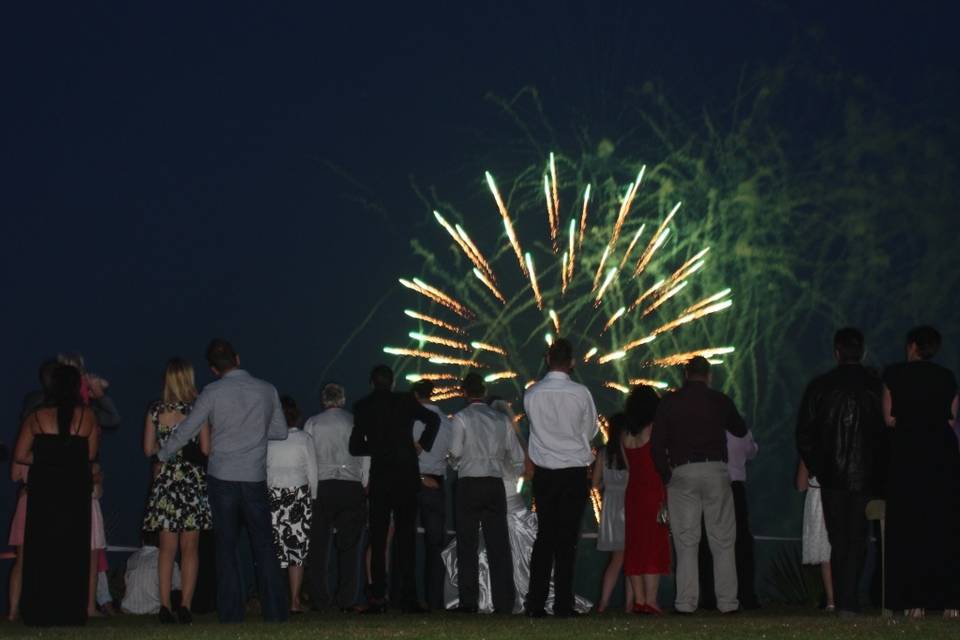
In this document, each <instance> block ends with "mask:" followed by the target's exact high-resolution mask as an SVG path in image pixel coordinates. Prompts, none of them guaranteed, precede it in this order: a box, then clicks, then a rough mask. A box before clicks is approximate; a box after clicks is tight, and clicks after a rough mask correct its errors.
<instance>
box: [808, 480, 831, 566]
mask: <svg viewBox="0 0 960 640" xmlns="http://www.w3.org/2000/svg"><path fill="white" fill-rule="evenodd" d="M802 548H803V564H822V563H824V562H830V539H829V538H827V522H826V520H824V519H823V502H822V501H821V499H820V485H819V484H817V479H816V478H810V480H809V488H808V489H807V497H806V499H805V500H804V502H803V543H802Z"/></svg>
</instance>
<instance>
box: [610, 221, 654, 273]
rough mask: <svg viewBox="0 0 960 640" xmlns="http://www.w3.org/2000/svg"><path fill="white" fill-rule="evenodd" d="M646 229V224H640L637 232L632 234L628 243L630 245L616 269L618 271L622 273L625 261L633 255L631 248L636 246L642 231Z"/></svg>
mask: <svg viewBox="0 0 960 640" xmlns="http://www.w3.org/2000/svg"><path fill="white" fill-rule="evenodd" d="M646 227H647V225H646V224H641V225H640V228H639V229H637V232H636V233H635V234H633V239H632V240H631V241H630V244H629V245H627V251H626V253H624V254H623V258H621V259H620V266H619V267H617V268H618V269H619V270H620V271H623V267H624V266H625V265H626V264H627V260H629V259H630V254H631V253H633V248H634V247H636V246H637V241H638V240H640V236H641V235H643V230H644V229H645V228H646Z"/></svg>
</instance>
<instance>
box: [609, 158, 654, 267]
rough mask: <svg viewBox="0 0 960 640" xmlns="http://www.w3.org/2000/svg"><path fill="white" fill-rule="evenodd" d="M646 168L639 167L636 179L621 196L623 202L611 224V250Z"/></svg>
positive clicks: (618, 236)
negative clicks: (615, 219) (614, 220)
mask: <svg viewBox="0 0 960 640" xmlns="http://www.w3.org/2000/svg"><path fill="white" fill-rule="evenodd" d="M646 170H647V166H646V165H644V166H642V167H640V173H639V174H637V179H636V181H634V182H632V183H631V184H630V186H629V187H627V192H626V193H625V194H624V196H623V202H622V203H621V204H620V211H619V212H618V213H617V221H616V222H615V223H614V225H613V233H612V234H611V236H610V249H611V250H613V248H614V246H615V245H616V244H617V240H619V239H620V233H621V232H622V231H623V223H624V222H625V221H626V220H627V215H629V213H630V206H631V205H632V204H633V199H634V197H636V195H637V189H639V188H640V181H641V180H643V174H644V172H645V171H646Z"/></svg>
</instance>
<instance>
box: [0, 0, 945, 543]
mask: <svg viewBox="0 0 960 640" xmlns="http://www.w3.org/2000/svg"><path fill="white" fill-rule="evenodd" d="M147 4H148V3H62V4H55V3H34V2H31V3H15V4H14V3H7V4H6V5H4V7H3V9H2V10H0V57H2V60H3V62H2V66H3V73H2V87H3V90H2V96H3V99H2V101H0V114H2V118H0V122H2V125H0V126H2V127H3V136H2V140H3V142H2V145H0V157H2V164H3V174H2V175H3V180H2V184H3V188H2V190H0V203H2V204H0V206H2V227H0V234H2V235H0V237H2V238H3V241H4V247H3V251H2V253H0V261H2V265H3V266H2V271H0V277H2V286H3V291H4V292H5V299H6V305H5V307H4V314H3V315H4V322H3V326H4V327H5V331H4V336H3V337H4V342H5V345H6V346H5V348H4V349H3V353H4V356H5V357H4V362H3V367H2V371H0V375H2V378H0V407H2V409H3V413H4V415H6V416H7V418H6V420H5V421H4V423H3V425H4V426H2V427H0V438H2V439H3V440H4V441H5V442H8V443H10V442H12V440H13V439H14V437H15V431H16V428H17V422H16V420H17V415H18V412H19V406H20V400H21V398H22V396H23V394H24V393H25V392H27V391H28V390H30V389H31V388H33V387H34V386H35V379H36V374H35V372H36V368H37V366H38V364H39V363H40V362H41V360H42V359H43V358H45V357H47V356H50V355H53V354H55V353H56V352H58V351H79V352H82V353H83V354H84V355H85V356H86V358H87V362H88V366H89V368H90V369H91V370H92V371H94V372H97V373H100V374H101V375H103V376H104V377H106V378H107V379H109V380H110V381H111V382H112V384H113V386H112V389H111V394H112V395H113V396H114V398H115V399H116V400H117V402H118V404H119V406H120V409H121V412H122V414H123V415H124V423H123V425H122V427H121V429H120V431H119V432H116V433H112V434H109V435H108V436H107V437H106V438H105V440H104V442H103V459H104V465H105V469H106V473H107V479H106V487H105V491H106V493H105V498H104V501H103V502H104V510H105V512H106V513H108V514H110V513H112V514H115V515H114V517H116V514H118V513H120V512H124V513H125V514H126V515H124V516H123V517H122V522H119V523H118V529H116V531H117V535H116V538H117V539H115V540H111V542H113V543H116V544H133V543H135V542H136V530H137V524H138V522H137V520H138V518H139V514H140V510H141V508H142V500H143V498H144V496H145V494H146V490H147V477H148V469H147V464H146V461H145V460H144V459H143V458H142V455H141V450H140V437H141V431H142V420H143V411H144V409H145V407H146V405H147V403H148V402H149V401H151V400H152V399H154V398H155V397H156V396H157V394H158V392H159V385H160V382H161V374H162V370H163V366H164V363H165V361H166V360H167V358H169V357H171V356H174V355H182V356H184V357H187V358H189V359H191V360H192V361H193V362H194V364H195V365H196V366H197V368H198V372H199V374H200V379H201V382H206V381H208V380H209V379H210V376H209V374H207V373H206V372H205V371H204V369H205V367H204V362H203V353H204V348H205V345H206V343H207V341H208V340H209V339H210V338H211V337H213V336H223V337H226V338H228V339H230V340H231V341H233V343H234V344H235V346H236V347H237V349H238V351H239V352H240V354H241V358H242V361H243V364H244V365H245V366H246V367H247V368H249V370H250V371H251V372H253V373H254V374H255V375H258V376H260V377H263V378H265V379H267V380H269V381H271V382H272V383H274V384H275V385H276V386H277V388H278V389H279V390H280V391H281V393H290V394H292V395H294V396H295V397H296V398H297V399H298V400H299V402H300V403H301V405H302V406H304V407H305V409H306V410H307V411H308V412H310V411H313V410H315V409H316V408H317V405H318V401H317V399H316V391H317V388H318V385H319V384H320V383H321V381H322V379H331V378H332V379H338V380H341V381H343V382H344V383H345V384H346V386H347V389H348V394H349V396H350V398H352V399H356V398H357V397H358V396H359V395H361V394H362V393H364V392H365V388H366V384H365V380H366V374H367V372H368V370H369V367H370V366H371V365H372V364H374V363H376V362H377V361H379V360H381V359H382V358H383V356H382V353H381V352H380V347H381V346H382V344H383V337H384V336H385V335H396V334H397V333H398V331H400V329H399V328H398V326H397V324H398V323H397V318H396V317H395V314H387V313H380V314H377V315H374V317H373V319H372V320H371V321H370V322H369V324H367V325H366V326H365V327H364V328H363V329H362V331H360V332H359V333H358V334H357V335H356V336H355V338H353V340H352V342H350V344H349V345H348V346H347V348H346V349H345V350H344V352H343V354H342V355H341V356H340V357H339V358H338V359H336V360H332V357H333V356H334V354H335V353H336V352H337V351H338V350H339V349H340V348H341V346H342V345H343V344H344V342H345V341H347V340H348V338H350V336H351V333H352V332H353V331H354V329H355V328H356V327H357V326H358V325H359V323H361V322H362V321H363V319H364V318H365V317H367V315H368V314H369V313H370V311H371V309H372V308H373V306H374V305H376V304H377V303H378V302H380V301H381V300H382V299H383V298H384V296H385V295H387V294H388V293H390V292H392V294H391V295H392V296H394V298H391V299H393V300H394V303H395V304H394V305H393V306H394V307H395V306H397V304H399V303H398V302H397V301H398V300H400V297H401V296H402V295H403V294H402V293H401V291H400V290H399V287H398V286H397V284H396V277H397V275H398V274H400V273H416V269H417V268H418V260H417V258H416V257H415V256H413V255H411V250H410V245H409V240H410V238H411V237H413V236H415V235H417V234H418V233H420V231H421V230H422V229H424V228H425V227H426V225H428V224H431V223H430V220H429V214H430V212H429V210H428V208H427V207H425V206H424V205H423V203H422V202H421V201H420V200H418V198H417V196H416V194H415V192H414V189H413V187H412V186H411V185H412V183H416V184H419V185H436V186H437V188H438V189H439V190H442V191H443V192H444V193H446V194H447V195H451V196H456V195H457V194H458V192H460V191H467V192H469V194H471V195H475V194H476V193H477V192H478V191H479V189H480V187H479V182H478V180H479V179H480V178H481V177H482V175H483V174H482V171H483V169H484V168H485V167H486V166H489V163H494V164H493V167H492V168H495V169H499V170H501V171H502V172H504V173H509V171H510V170H511V169H513V168H514V167H512V166H509V164H508V163H506V161H503V162H504V164H503V165H497V164H496V162H497V159H498V148H499V147H500V146H501V145H507V144H508V143H510V142H512V141H515V140H516V131H515V129H513V128H512V127H511V124H510V123H509V122H508V121H506V120H505V119H504V118H503V117H502V114H501V113H500V112H499V111H498V110H497V109H496V108H495V107H494V106H493V104H492V103H491V102H490V101H489V100H487V99H486V96H487V95H488V94H491V93H492V94H495V95H499V96H504V97H509V96H511V95H513V94H514V93H515V92H516V91H518V90H519V89H521V88H522V87H525V86H535V87H537V88H538V90H539V91H540V95H541V97H542V99H543V102H544V105H545V107H546V110H547V115H548V116H549V117H550V119H551V120H552V121H554V122H556V123H558V124H560V125H562V123H564V122H567V121H569V120H570V119H573V118H579V119H586V120H589V121H590V122H591V124H592V125H593V126H594V127H595V129H596V130H597V131H598V132H600V133H606V134H607V135H616V132H617V130H618V128H619V127H622V126H624V122H623V116H622V115H621V114H622V109H621V108H620V107H619V106H618V105H620V104H621V103H622V101H623V100H626V99H628V98H627V94H626V93H625V91H624V89H625V87H627V86H636V85H639V84H642V83H643V82H644V81H647V80H652V81H655V82H657V83H659V85H661V86H663V87H664V88H665V90H666V91H668V92H669V93H670V94H671V95H672V96H674V97H675V99H676V102H677V103H679V104H681V105H682V106H683V108H685V109H687V110H689V111H690V112H691V113H694V114H695V113H697V112H698V111H699V110H700V108H701V107H702V106H703V105H714V106H716V104H717V103H718V102H719V101H721V100H722V99H727V97H728V96H729V86H730V85H731V84H732V83H735V82H736V79H737V76H738V73H739V71H740V70H741V69H755V68H759V67H764V66H775V65H777V64H780V63H781V62H783V61H785V60H788V59H790V60H795V59H796V57H797V52H798V51H801V52H813V53H814V54H815V55H816V56H818V57H821V58H825V59H830V60H832V61H834V63H835V64H836V65H838V66H839V67H842V68H844V69H845V70H847V71H849V72H851V73H857V74H863V75H864V76H865V77H867V78H869V79H870V80H871V82H873V83H875V84H876V85H877V86H879V87H881V88H882V89H883V90H884V91H885V92H886V93H887V95H889V96H892V99H894V100H896V101H899V102H902V103H904V104H910V105H920V106H924V108H926V106H928V107H929V108H930V109H931V110H932V111H938V110H942V111H944V112H949V111H950V108H951V105H952V109H953V110H954V111H955V110H956V103H957V101H956V98H957V85H956V83H955V82H953V83H952V84H947V85H944V86H941V87H940V88H939V90H938V91H937V93H936V94H935V95H932V94H918V93H917V91H918V89H917V87H918V84H917V81H918V79H919V78H920V77H921V76H924V75H925V74H927V73H928V72H930V71H931V70H934V71H935V70H938V69H942V70H946V71H950V70H951V69H952V70H954V71H955V67H956V64H957V60H958V56H957V53H958V51H957V45H956V41H957V38H956V24H957V20H956V18H957V15H956V10H955V9H946V8H943V7H939V6H938V5H937V4H935V3H929V4H928V3H924V2H915V3H909V4H906V5H904V4H902V3H901V4H897V5H896V6H895V7H891V8H884V7H878V6H876V5H877V4H882V3H789V2H775V1H761V0H758V1H755V2H743V3H736V2H735V3H689V2H677V3H662V2H661V3H638V2H624V3H622V4H609V3H601V2H586V1H585V2H569V3H564V2H555V3H542V2H541V3H507V2H502V3H479V2H463V3H457V2H447V3H425V2H424V3H420V2H416V3H370V2H362V1H361V2H351V3H335V4H336V6H334V3H266V2H264V3H242V2H231V3H162V5H156V4H154V5H152V6H147ZM794 5H796V6H794ZM836 5H842V6H841V7H839V8H838V7H837V6H836ZM852 5H856V6H852ZM944 5H946V3H944ZM950 77H952V78H954V79H955V78H956V75H953V76H950ZM795 133H796V134H798V135H802V131H797V132H795ZM484 163H487V164H484ZM464 197H466V196H464ZM483 214H484V215H486V216H487V219H490V220H492V221H495V218H493V217H491V215H492V211H490V210H489V209H487V210H484V211H483ZM388 302H389V300H388ZM405 330H406V329H405V328H404V330H403V331H404V332H405ZM391 332H392V333H391ZM400 335H402V333H401V334H400ZM953 337H954V338H955V337H956V336H953ZM947 338H948V340H949V339H950V338H951V336H947ZM825 356H829V354H828V353H826V354H825ZM827 362H828V359H827V358H825V360H824V363H825V364H826V363H827ZM798 394H799V390H798ZM2 495H3V498H4V499H3V500H2V502H3V504H2V505H0V516H2V515H4V514H9V512H10V511H11V510H12V486H7V487H6V488H5V489H4V491H3V493H2ZM8 497H9V498H10V499H8ZM134 514H136V515H134ZM109 517H110V516H109V515H108V519H109ZM4 521H6V519H4Z"/></svg>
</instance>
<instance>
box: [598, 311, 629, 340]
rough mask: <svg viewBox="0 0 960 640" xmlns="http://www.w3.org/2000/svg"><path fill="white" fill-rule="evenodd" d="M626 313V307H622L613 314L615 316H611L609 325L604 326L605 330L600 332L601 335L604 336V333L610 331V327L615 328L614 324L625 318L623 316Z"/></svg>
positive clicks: (608, 321)
mask: <svg viewBox="0 0 960 640" xmlns="http://www.w3.org/2000/svg"><path fill="white" fill-rule="evenodd" d="M626 312H627V308H626V307H620V308H619V309H617V310H616V311H615V312H614V313H613V315H612V316H610V319H609V320H607V324H605V325H603V329H601V330H600V335H603V334H604V333H606V332H607V331H608V330H609V329H610V327H612V326H613V323H614V322H616V321H617V320H619V319H620V318H621V317H623V314H625V313H626Z"/></svg>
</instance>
